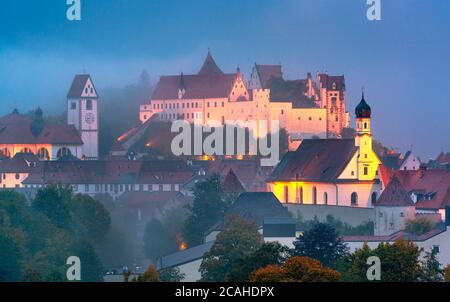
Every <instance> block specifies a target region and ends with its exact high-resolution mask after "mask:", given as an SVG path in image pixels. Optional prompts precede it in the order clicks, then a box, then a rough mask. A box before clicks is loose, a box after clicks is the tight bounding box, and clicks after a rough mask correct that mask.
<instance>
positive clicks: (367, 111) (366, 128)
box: [355, 92, 381, 180]
mask: <svg viewBox="0 0 450 302" xmlns="http://www.w3.org/2000/svg"><path fill="white" fill-rule="evenodd" d="M355 114H356V134H355V146H357V147H359V156H358V179H359V180H373V179H375V178H376V176H377V170H378V165H379V164H380V163H381V162H380V160H379V158H378V156H377V155H376V153H375V152H374V151H373V149H372V133H371V129H370V127H371V114H372V110H371V108H370V106H369V105H368V104H367V102H366V100H365V99H364V92H363V93H362V98H361V102H360V103H359V104H358V106H356V108H355Z"/></svg>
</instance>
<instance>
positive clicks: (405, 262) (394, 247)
mask: <svg viewBox="0 0 450 302" xmlns="http://www.w3.org/2000/svg"><path fill="white" fill-rule="evenodd" d="M420 253H421V249H420V248H419V247H417V246H416V245H415V244H414V243H412V242H410V241H406V240H402V239H399V240H397V241H395V242H394V243H392V244H391V243H380V244H379V245H378V246H377V247H376V248H375V249H370V248H369V247H368V245H367V244H365V245H364V246H363V247H362V248H361V249H358V250H356V251H355V252H354V253H353V254H350V255H346V256H345V257H343V259H341V261H339V264H338V265H337V267H338V269H339V271H340V272H341V273H342V275H343V278H342V279H343V281H351V282H367V281H368V280H367V277H366V274H367V269H368V268H369V265H368V264H367V259H368V258H369V257H370V256H377V257H378V258H379V259H380V260H381V281H383V282H415V281H418V280H419V278H420V276H421V274H422V268H421V263H420V260H419V257H420Z"/></svg>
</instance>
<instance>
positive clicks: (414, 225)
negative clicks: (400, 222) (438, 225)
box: [405, 217, 435, 236]
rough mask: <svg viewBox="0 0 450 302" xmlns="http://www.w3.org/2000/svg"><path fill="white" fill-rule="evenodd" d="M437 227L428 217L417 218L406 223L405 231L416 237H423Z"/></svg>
mask: <svg viewBox="0 0 450 302" xmlns="http://www.w3.org/2000/svg"><path fill="white" fill-rule="evenodd" d="M434 227H435V224H433V223H432V222H431V221H430V220H429V219H427V218H426V217H417V218H415V219H412V220H408V221H406V226H405V230H406V231H407V232H409V233H411V234H414V235H417V236H419V235H422V234H425V233H428V232H429V231H431V230H432V229H433V228H434Z"/></svg>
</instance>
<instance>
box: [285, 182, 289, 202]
mask: <svg viewBox="0 0 450 302" xmlns="http://www.w3.org/2000/svg"><path fill="white" fill-rule="evenodd" d="M284 202H285V203H288V202H289V188H288V186H284Z"/></svg>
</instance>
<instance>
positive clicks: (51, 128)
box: [0, 108, 83, 160]
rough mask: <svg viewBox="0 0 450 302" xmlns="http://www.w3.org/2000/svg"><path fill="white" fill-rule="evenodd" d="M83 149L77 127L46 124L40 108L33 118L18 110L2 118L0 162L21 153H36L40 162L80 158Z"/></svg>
mask: <svg viewBox="0 0 450 302" xmlns="http://www.w3.org/2000/svg"><path fill="white" fill-rule="evenodd" d="M82 146H83V141H82V139H81V136H80V133H79V132H78V131H77V129H76V128H75V127H74V126H72V125H59V124H53V123H48V122H46V121H45V120H44V116H43V111H42V110H41V109H40V108H38V109H37V110H36V111H34V113H33V114H31V115H30V114H20V113H19V112H18V110H17V109H15V110H14V111H13V112H12V113H11V114H8V115H6V116H4V117H2V118H0V159H1V158H11V157H14V156H15V155H16V154H18V153H30V154H34V155H36V156H37V158H38V159H40V160H56V159H60V158H64V157H67V156H75V157H78V158H81V157H82Z"/></svg>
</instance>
